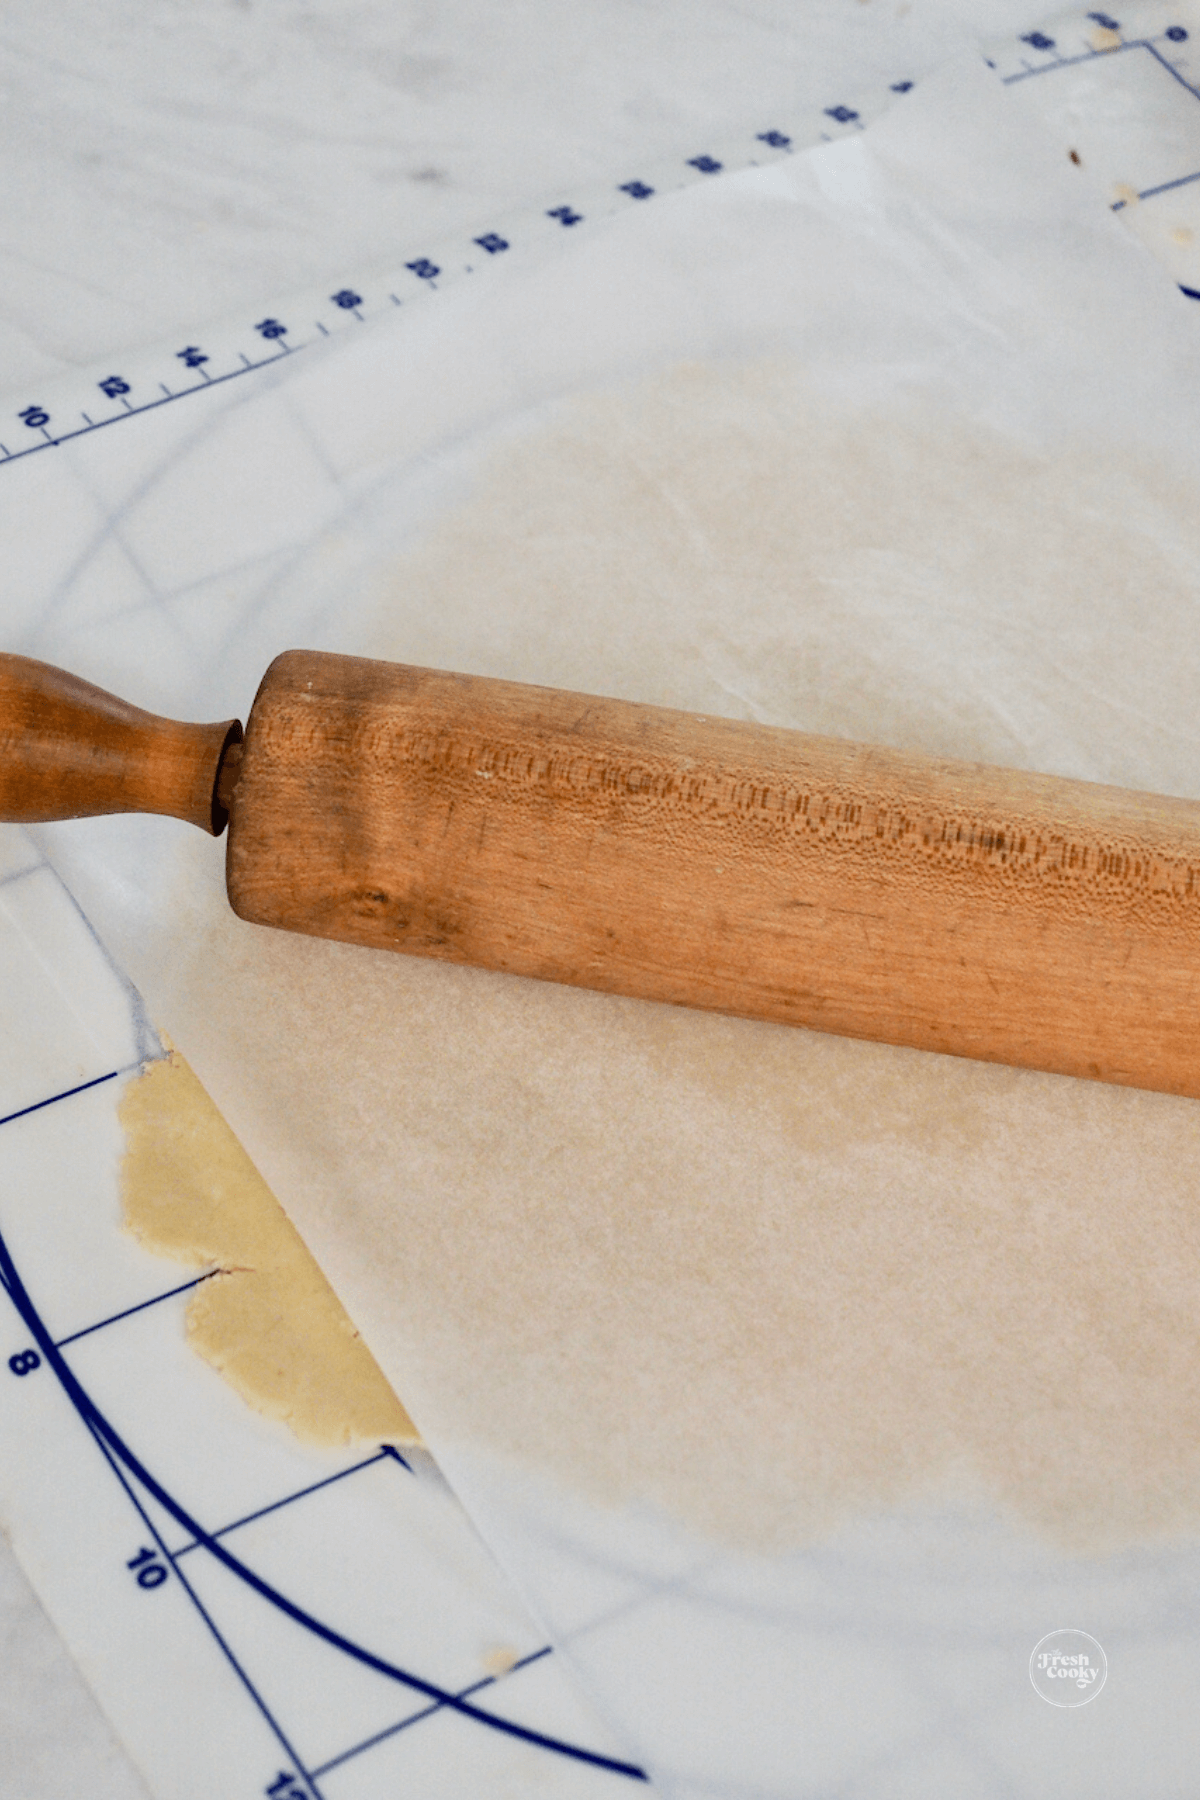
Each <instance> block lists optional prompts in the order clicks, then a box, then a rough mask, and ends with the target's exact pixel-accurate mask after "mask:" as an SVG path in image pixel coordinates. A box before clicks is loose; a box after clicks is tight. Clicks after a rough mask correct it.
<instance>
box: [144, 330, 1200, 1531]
mask: <svg viewBox="0 0 1200 1800" xmlns="http://www.w3.org/2000/svg"><path fill="white" fill-rule="evenodd" d="M853 380H854V377H853V373H852V372H851V374H848V375H847V377H846V383H847V384H848V391H849V386H852V384H853ZM915 381H916V377H915V376H914V391H913V392H912V393H911V394H910V393H909V392H908V391H907V389H906V387H905V385H904V382H903V381H902V382H901V383H900V385H899V387H898V388H897V389H896V391H894V392H893V394H892V396H891V398H889V399H887V400H886V401H884V400H877V399H876V398H874V397H872V396H871V395H866V396H863V395H858V396H855V395H853V394H851V395H850V397H849V398H847V394H841V395H837V394H834V393H833V392H832V389H831V388H830V386H829V384H828V383H827V385H826V388H825V389H823V390H821V391H820V392H818V391H817V390H816V389H815V388H814V387H813V386H812V384H811V383H810V381H809V379H808V378H807V377H806V376H805V374H804V373H803V371H802V370H801V369H799V367H798V365H795V364H788V363H784V362H779V363H775V364H770V365H760V366H755V367H746V368H733V367H726V368H720V367H703V368H700V367H696V368H686V369H682V370H678V371H676V372H675V373H673V374H670V375H668V376H666V377H663V378H661V379H656V380H654V381H651V382H648V383H646V384H644V385H642V386H640V387H634V388H631V389H628V390H625V391H612V392H608V393H605V394H602V395H598V396H592V397H588V398H585V399H582V400H577V401H574V402H571V403H569V404H564V405H562V406H560V407H558V408H557V409H556V410H554V411H553V412H552V413H548V414H546V415H543V416H542V417H541V419H540V421H539V422H538V423H537V425H536V428H531V429H530V430H529V431H528V432H526V433H525V435H524V436H523V437H522V436H519V435H513V434H509V436H508V438H507V439H506V441H505V443H504V444H503V446H502V447H501V449H500V451H499V452H497V453H496V454H495V456H494V457H493V458H492V460H491V461H490V462H489V461H488V460H486V458H482V459H481V458H479V457H478V456H477V453H476V451H475V450H474V449H473V448H472V449H471V451H470V454H471V455H476V462H475V464H474V465H473V466H474V475H473V483H474V486H473V492H471V493H469V494H468V496H467V497H466V498H465V499H463V498H461V497H460V499H459V500H458V501H457V502H456V504H455V506H454V508H453V510H443V512H442V513H441V515H440V516H439V518H438V519H437V520H435V521H434V523H433V524H432V525H431V526H430V528H429V531H428V534H427V536H426V537H425V539H424V540H423V541H421V542H419V543H413V542H412V541H411V539H410V541H409V544H408V547H407V549H406V550H405V552H404V554H403V555H398V554H396V553H395V551H394V549H393V551H392V552H388V553H386V554H385V552H384V550H380V552H379V555H378V559H377V573H376V578H375V593H376V597H377V599H378V607H379V610H378V614H377V617H376V623H375V627H374V633H373V635H372V634H371V633H364V634H362V635H361V636H360V637H359V639H358V640H357V641H356V643H355V645H354V648H356V649H359V650H361V651H363V652H365V653H367V654H375V655H380V656H393V657H397V658H399V659H401V660H404V661H408V662H415V663H428V664H432V665H433V666H444V667H452V668H459V669H465V670H468V671H470V672H474V673H482V674H496V675H505V676H512V677H515V678H518V679H524V680H531V681H541V682H547V683H550V684H553V685H558V686H566V687H575V688H579V689H584V690H591V691H595V692H601V693H614V694H617V695H621V696H624V697H628V698H634V699H642V700H647V701H652V702H658V703H661V704H668V705H679V706H688V707H693V708H695V709H696V710H698V711H701V712H713V713H717V712H723V713H726V714H732V715H736V716H740V717H746V716H750V717H756V718H762V719H765V720H769V721H771V722H773V723H780V724H791V725H795V726H799V727H802V728H807V729H811V730H820V731H825V732H830V733H835V734H841V735H844V736H847V737H853V738H858V739H866V740H872V739H874V740H876V741H884V742H890V743H893V744H896V745H898V746H900V747H904V748H910V749H913V750H918V751H926V752H934V753H939V752H940V753H945V754H947V755H952V756H955V757H965V758H976V759H980V760H988V761H992V762H996V763H1001V764H1003V763H1008V764H1012V765H1020V766H1024V767H1034V768H1043V769H1046V770H1048V771H1052V772H1058V773H1063V774H1071V775H1078V776H1084V777H1088V776H1091V777H1093V778H1103V779H1107V780H1113V781H1118V782H1124V783H1125V784H1127V785H1133V786H1142V787H1147V788H1158V789H1160V790H1161V791H1165V792H1176V793H1189V792H1191V793H1196V792H1198V791H1200V763H1198V760H1197V753H1196V739H1195V732H1194V698H1195V694H1196V692H1198V691H1200V633H1197V631H1196V630H1195V629H1194V606H1195V595H1196V594H1197V593H1198V592H1200V484H1198V483H1197V481H1196V480H1194V479H1191V478H1186V479H1185V478H1184V476H1181V475H1180V474H1178V473H1177V472H1176V473H1174V474H1168V473H1165V472H1164V471H1163V470H1162V469H1161V468H1159V467H1157V466H1153V465H1151V464H1150V463H1148V462H1144V461H1142V460H1139V458H1138V456H1136V455H1134V454H1132V453H1125V452H1124V451H1123V450H1122V449H1121V448H1120V446H1116V447H1110V446H1106V445H1105V444H1104V443H1103V442H1100V441H1094V442H1088V443H1080V442H1079V441H1077V440H1067V439H1064V438H1062V437H1061V436H1059V437H1055V438H1050V437H1047V439H1046V441H1040V440H1038V439H1036V438H1034V437H1033V436H1031V435H1030V432H1029V431H1028V430H1027V431H1026V432H1025V433H1024V434H1023V435H1022V434H1018V433H1016V432H1015V431H1010V430H1007V429H1005V428H1003V427H1002V426H1001V425H1000V424H998V423H994V422H993V423H986V422H980V421H979V420H978V419H976V420H968V419H965V418H964V417H962V416H959V415H957V414H956V413H955V412H954V410H953V407H952V406H951V404H950V401H949V398H948V397H947V396H945V395H944V394H942V395H941V397H940V398H939V397H938V394H937V393H935V394H932V395H931V394H930V393H929V392H928V391H927V392H925V393H924V394H919V393H917V392H916V391H915ZM467 454H468V453H467V452H463V455H464V457H466V456H467ZM407 479H408V477H407V476H403V475H397V476H396V477H395V478H394V488H388V487H387V484H386V483H385V484H384V485H383V487H381V489H380V492H379V495H378V497H377V507H378V511H377V514H376V517H377V518H378V519H380V520H382V519H383V518H384V517H385V516H386V513H387V509H388V506H389V505H393V506H394V509H395V510H396V511H400V510H402V502H403V498H404V494H405V492H406V489H405V486H404V483H405V480H407ZM389 495H390V496H391V499H389ZM393 542H394V541H393ZM334 573H335V574H336V571H334ZM323 578H324V577H323ZM331 591H332V590H331ZM342 591H344V584H343V589H342ZM191 855H192V861H191V862H190V863H189V864H188V865H187V867H186V869H184V870H181V875H180V884H179V889H178V893H177V896H176V898H177V901H178V905H177V906H173V907H172V909H171V910H170V917H171V918H172V921H173V929H172V936H171V943H170V954H169V956H168V955H166V954H164V955H163V956H162V957H161V959H160V961H161V967H160V969H159V972H158V974H157V975H156V978H155V979H156V993H157V999H156V1004H157V1005H158V1007H159V1010H160V1012H161V1014H162V1016H164V1017H166V1018H168V1019H170V1018H173V1017H179V1018H185V1017H186V1018H187V1019H188V1020H190V1024H189V1031H190V1032H191V1034H192V1040H193V1041H194V1049H193V1042H189V1051H190V1052H191V1053H193V1054H194V1055H195V1057H196V1058H197V1060H198V1061H199V1060H200V1059H201V1058H202V1059H203V1062H202V1066H203V1067H205V1068H206V1069H212V1070H213V1071H217V1072H218V1073H219V1072H220V1071H222V1070H224V1071H225V1072H226V1073H225V1076H224V1078H223V1084H222V1086H221V1087H220V1089H219V1095H220V1099H221V1102H222V1105H223V1107H224V1109H225V1110H226V1111H227V1112H229V1114H230V1116H231V1118H232V1120H233V1122H234V1124H235V1125H236V1126H237V1127H238V1129H239V1131H240V1133H241V1135H242V1136H243V1137H246V1138H247V1139H248V1140H250V1141H252V1142H253V1146H254V1154H255V1159H256V1161H258V1162H259V1164H260V1166H261V1167H262V1168H263V1169H264V1172H265V1173H266V1174H267V1176H268V1178H269V1179H270V1180H271V1183H272V1185H273V1186H274V1187H275V1188H276V1189H277V1191H279V1192H280V1193H282V1194H284V1195H286V1197H287V1201H288V1206H289V1209H290V1210H291V1211H292V1212H293V1213H294V1216H295V1217H297V1219H298V1220H300V1222H301V1224H302V1226H303V1230H304V1233H305V1237H306V1240H307V1241H308V1242H309V1244H310V1245H311V1246H312V1247H313V1249H314V1251H315V1252H316V1254H317V1255H318V1257H319V1258H320V1261H321V1264H322V1267H323V1268H324V1269H325V1270H326V1272H327V1273H328V1275H329V1277H330V1279H331V1281H332V1282H333V1283H334V1285H335V1286H336V1288H337V1289H338V1292H339V1293H340V1294H341V1295H343V1297H344V1298H345V1299H346V1300H347V1303H348V1304H349V1305H350V1306H351V1308H352V1310H353V1312H354V1316H355V1318H356V1319H357V1320H358V1321H359V1322H360V1324H361V1325H362V1328H363V1330H364V1332H365V1334H366V1336H367V1339H368V1341H369V1342H370V1343H371V1346H372V1349H373V1350H374V1352H375V1354H376V1355H377V1356H378V1357H379V1359H380V1361H381V1363H382V1365H383V1367H384V1368H385V1369H387V1370H389V1371H391V1372H392V1374H393V1375H394V1376H395V1377H396V1378H397V1379H399V1378H400V1377H401V1372H402V1378H403V1382H404V1392H405V1395H406V1396H407V1397H409V1399H410V1403H411V1405H412V1407H413V1410H414V1413H415V1414H416V1416H417V1417H418V1418H419V1419H420V1420H421V1423H422V1428H423V1430H424V1431H425V1432H426V1434H427V1436H428V1438H429V1440H430V1442H431V1444H432V1446H433V1449H434V1451H435V1453H436V1451H437V1448H438V1444H439V1442H441V1443H449V1442H451V1441H452V1440H456V1441H461V1442H464V1443H468V1444H483V1445H486V1446H490V1447H494V1448H495V1449H497V1450H499V1451H501V1452H502V1453H504V1454H506V1455H510V1456H513V1457H518V1458H520V1459H522V1460H524V1461H526V1462H528V1463H531V1464H533V1465H536V1466H537V1467H538V1468H539V1469H541V1470H543V1471H545V1472H546V1473H547V1474H548V1475H549V1476H550V1477H552V1478H556V1479H558V1480H560V1481H561V1482H562V1483H563V1484H564V1485H565V1486H567V1487H568V1488H572V1489H575V1490H583V1491H586V1492H588V1493H591V1494H593V1495H601V1496H607V1497H610V1498H611V1499H612V1500H613V1501H635V1502H642V1503H646V1504H649V1505H652V1506H655V1507H658V1508H661V1509H662V1510H663V1511H665V1512H667V1513H669V1514H671V1515H674V1516H676V1517H680V1518H683V1519H685V1520H687V1521H690V1522H692V1523H693V1524H696V1525H698V1526H700V1527H702V1528H703V1529H705V1530H707V1531H709V1532H711V1533H712V1534H714V1535H716V1536H720V1537H723V1538H725V1539H731V1540H734V1541H738V1542H742V1543H749V1544H758V1545H780V1544H786V1543H792V1542H803V1541H810V1540H812V1539H814V1538H816V1537H820V1536H822V1535H824V1534H827V1533H829V1532H832V1531H834V1530H835V1529H836V1528H837V1527H838V1526H839V1525H840V1524H841V1523H843V1522H845V1521H847V1520H849V1519H852V1518H856V1517H864V1516H868V1515H870V1514H872V1513H877V1512H878V1511H879V1510H880V1509H884V1508H891V1507H896V1506H908V1505H912V1504H925V1503H928V1504H930V1505H941V1504H943V1503H945V1502H946V1500H947V1499H954V1500H956V1502H961V1503H963V1504H970V1505H971V1506H982V1507H984V1508H988V1509H991V1510H993V1511H999V1512H1001V1513H1003V1514H1004V1515H1005V1516H1007V1517H1008V1518H1010V1519H1014V1520H1017V1521H1019V1522H1021V1523H1022V1524H1023V1525H1024V1526H1025V1527H1027V1528H1028V1529H1030V1530H1033V1531H1035V1532H1037V1533H1040V1534H1041V1535H1042V1536H1043V1537H1045V1538H1049V1539H1052V1540H1053V1541H1055V1542H1057V1543H1059V1544H1063V1545H1067V1546H1069V1547H1072V1548H1076V1549H1079V1550H1093V1549H1104V1548H1109V1547H1111V1546H1114V1545H1119V1544H1123V1543H1137V1542H1142V1541H1149V1540H1153V1539H1155V1538H1157V1537H1161V1536H1163V1535H1164V1534H1177V1535H1195V1534H1197V1533H1200V1203H1198V1199H1197V1196H1198V1195H1200V1111H1198V1110H1197V1107H1196V1105H1195V1104H1194V1103H1192V1102H1190V1101H1183V1100H1178V1099H1173V1098H1170V1097H1166V1096H1163V1095H1157V1094H1145V1093H1138V1092H1133V1091H1130V1090H1125V1089H1117V1088H1104V1087H1100V1086H1096V1085H1092V1084H1088V1083H1083V1082H1076V1081H1071V1080H1067V1079H1062V1078H1055V1077H1051V1076H1043V1075H1037V1074H1032V1073H1029V1072H1020V1071H1013V1070H1009V1069H1004V1068H997V1067H990V1066H985V1065H980V1064H971V1063H967V1062H961V1061H956V1060H954V1059H951V1058H945V1057H938V1056H934V1055H926V1054H922V1053H919V1052H913V1051H904V1050H896V1049H890V1048H885V1047H880V1046H876V1045H871V1044H864V1043H852V1042H848V1041H842V1040H837V1039H834V1038H830V1037H822V1036H819V1035H816V1034H814V1033H811V1032H806V1031H802V1030H790V1029H787V1028H784V1027H778V1026H771V1025H765V1024H755V1023H750V1022H746V1021H741V1020H731V1019H724V1018H719V1017H715V1016H712V1015H702V1014H689V1013H686V1012H683V1011H680V1010H676V1009H673V1008H670V1007H662V1006H654V1005H650V1004H643V1003H638V1002H633V1001H627V1000H622V999H618V998H614V997H611V996H605V995H597V994H589V993H584V992H580V991H576V990H571V989H566V988H556V987H552V986H549V985H543V984H540V983H537V982H530V981H521V980H518V979H515V978H509V977H504V976H500V975H495V974H486V973H480V972H478V971H473V970H468V969H463V968H455V967H448V966H446V965H441V964H432V963H426V962H422V961H420V960H418V959H411V958H407V957H400V956H397V957H389V956H387V955H381V954H379V953H377V952H368V951H363V950H357V949H354V948H352V947H349V946H343V945H336V944H328V943H321V942H318V941H315V940H306V939H303V938H299V937H292V936H288V935H285V934H276V933H271V932H266V931H261V930H256V929H254V928H252V927H248V926H245V925H243V924H241V923H240V922H239V921H237V920H236V919H234V918H232V917H231V916H230V915H229V912H228V909H227V907H226V906H225V903H224V900H223V897H222V895H221V892H220V888H219V877H218V875H217V873H216V871H215V868H214V865H213V864H212V861H211V847H209V846H202V845H200V844H199V842H198V841H197V843H196V845H195V846H194V847H193V849H192V852H191ZM213 968H220V969H221V970H222V973H223V978H222V981H221V983H220V984H218V985H217V988H216V991H215V992H214V988H213V983H212V982H211V970H212V969H213ZM164 970H165V973H164ZM177 1035H182V1033H181V1031H180V1032H177ZM247 1071H249V1072H251V1075H252V1080H248V1079H247V1075H246V1072H247Z"/></svg>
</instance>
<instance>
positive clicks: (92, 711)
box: [0, 653, 242, 836]
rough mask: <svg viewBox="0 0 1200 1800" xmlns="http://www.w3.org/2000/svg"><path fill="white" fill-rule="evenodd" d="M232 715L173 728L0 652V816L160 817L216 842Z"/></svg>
mask: <svg viewBox="0 0 1200 1800" xmlns="http://www.w3.org/2000/svg"><path fill="white" fill-rule="evenodd" d="M241 731H242V728H241V726H240V724H239V723H238V721H237V720H236V719H226V720H224V721H223V722H222V723H221V724H219V725H182V724H179V723H177V722H176V721H175V720H174V719H161V718H159V717H158V716H157V714H155V713H148V712H143V711H142V710H141V708H140V707H137V706H130V705H129V704H128V703H127V702H126V701H124V700H118V699H117V697H116V695H115V694H108V693H106V692H105V691H104V689H103V688H98V687H94V686H93V684H92V683H91V682H90V681H83V680H81V678H80V677H79V676H78V675H68V674H66V673H65V672H64V671H63V670H62V669H55V668H51V666H50V665H49V664H48V663H43V662H37V661H35V660H34V658H32V657H29V656H11V655H7V654H3V653H0V819H2V820H5V821H8V822H10V823H14V824H22V825H31V824H34V823H36V822H37V821H38V820H42V819H82V818H88V817H92V816H94V815H96V814H98V813H121V812H148V813H164V814H166V815H167V816H169V817H171V818H175V819H184V820H186V821H187V822H188V823H189V824H192V825H198V826H200V828H201V830H203V831H209V832H212V833H213V835H214V836H217V835H219V834H220V832H222V831H223V830H224V829H225V822H226V816H227V815H226V809H225V807H224V806H223V805H222V804H221V802H220V801H219V800H218V798H217V792H216V788H217V776H218V771H219V769H220V765H221V759H222V756H223V754H224V752H225V750H226V749H227V747H228V746H229V745H230V744H231V743H234V742H237V741H239V740H240V738H241Z"/></svg>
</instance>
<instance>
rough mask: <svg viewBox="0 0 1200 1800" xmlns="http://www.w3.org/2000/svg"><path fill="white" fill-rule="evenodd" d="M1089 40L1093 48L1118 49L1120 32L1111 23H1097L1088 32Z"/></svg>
mask: <svg viewBox="0 0 1200 1800" xmlns="http://www.w3.org/2000/svg"><path fill="white" fill-rule="evenodd" d="M1090 42H1091V46H1092V49H1093V50H1119V49H1120V47H1121V33H1120V32H1119V31H1116V30H1114V29H1113V27H1112V26H1111V25H1097V26H1096V27H1095V29H1094V30H1093V31H1092V32H1091V34H1090Z"/></svg>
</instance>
